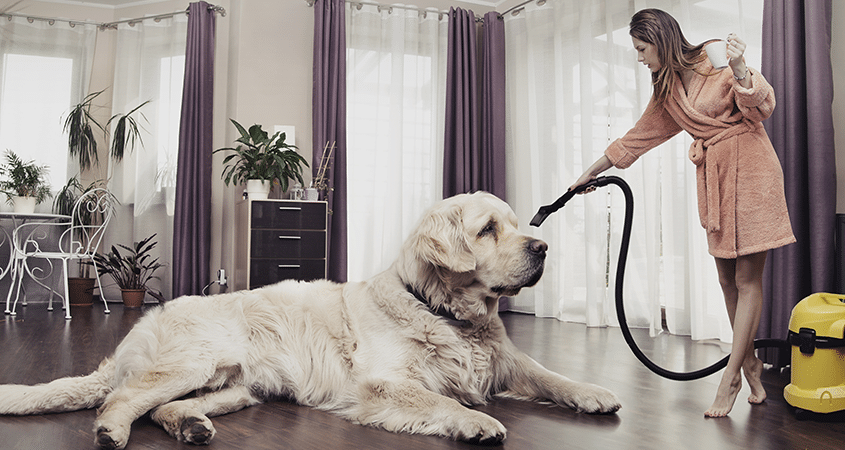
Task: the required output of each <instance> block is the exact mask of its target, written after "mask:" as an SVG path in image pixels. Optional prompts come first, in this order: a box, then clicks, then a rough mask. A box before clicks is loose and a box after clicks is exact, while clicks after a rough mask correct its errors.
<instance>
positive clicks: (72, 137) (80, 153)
mask: <svg viewBox="0 0 845 450" xmlns="http://www.w3.org/2000/svg"><path fill="white" fill-rule="evenodd" d="M104 91H105V89H103V90H102V91H97V92H93V93H91V94H88V95H87V96H86V97H85V98H84V99H83V100H82V101H81V102H80V103H78V104H77V105H75V106H74V107H73V108H72V109H71V110H70V112H69V113H68V115H67V117H66V118H65V122H64V131H65V132H67V135H68V153H70V156H71V157H72V158H75V159H76V160H77V162H78V163H79V168H80V170H87V169H90V168H91V167H92V166H94V165H99V157H98V153H97V139H96V136H95V134H94V130H95V128H96V129H99V130H100V132H102V133H103V137H104V139H105V141H107V142H108V140H109V136H108V131H107V130H108V127H109V126H110V125H111V124H112V123H114V132H113V133H112V137H111V145H110V154H111V157H112V158H113V159H114V160H115V162H120V161H121V160H122V159H123V156H124V154H125V153H126V149H129V152H130V153H131V152H132V151H133V150H134V149H135V142H136V141H137V142H139V143H141V146H142V147H143V142H142V140H141V131H140V127H139V126H138V121H137V120H136V119H135V116H134V115H135V114H136V113H137V114H141V116H142V117H143V113H141V112H140V109H141V108H142V107H144V105H146V104H147V103H149V102H150V101H149V100H147V101H145V102H143V103H141V104H140V105H138V106H136V107H135V108H133V109H132V110H130V111H129V112H128V113H126V114H121V113H118V114H115V115H113V116H112V117H111V118H110V119H109V120H108V122H106V126H105V127H104V126H102V125H100V123H99V122H97V119H96V118H95V117H94V115H93V114H92V112H91V108H92V106H93V102H94V99H96V98H97V97H98V96H99V95H100V94H102V93H103V92H104ZM145 119H146V118H145Z"/></svg>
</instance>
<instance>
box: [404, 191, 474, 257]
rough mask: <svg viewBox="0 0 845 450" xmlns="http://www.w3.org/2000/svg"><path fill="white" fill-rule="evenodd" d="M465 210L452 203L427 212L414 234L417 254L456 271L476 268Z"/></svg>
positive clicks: (414, 248) (413, 244) (415, 252)
mask: <svg viewBox="0 0 845 450" xmlns="http://www.w3.org/2000/svg"><path fill="white" fill-rule="evenodd" d="M461 212H462V211H461V207H460V206H459V205H448V206H447V207H445V208H440V209H437V210H434V211H432V212H430V213H429V214H428V215H426V216H425V217H424V218H423V219H422V221H421V222H420V225H419V226H418V227H417V230H416V232H415V234H414V236H413V243H412V247H413V251H414V254H415V256H416V257H417V258H419V259H422V260H424V261H426V262H428V263H431V264H434V265H437V266H440V267H445V268H447V269H449V270H451V271H453V272H469V271H471V270H475V256H474V255H473V253H472V248H471V247H470V244H469V241H468V239H467V236H466V233H465V232H464V227H463V221H462V219H461Z"/></svg>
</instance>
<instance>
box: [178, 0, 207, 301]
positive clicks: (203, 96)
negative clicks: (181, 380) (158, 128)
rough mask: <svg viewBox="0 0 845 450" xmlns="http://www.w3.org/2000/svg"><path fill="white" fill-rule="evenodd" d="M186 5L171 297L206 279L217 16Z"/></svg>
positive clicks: (202, 6) (192, 291) (199, 5)
mask: <svg viewBox="0 0 845 450" xmlns="http://www.w3.org/2000/svg"><path fill="white" fill-rule="evenodd" d="M209 6H210V5H209V4H208V3H206V2H196V3H191V4H190V5H189V6H188V45H187V48H186V51H185V79H184V84H183V88H182V116H181V120H180V124H179V158H178V163H177V164H178V166H177V177H176V207H175V215H174V218H173V222H174V224H173V228H174V229H173V296H174V298H175V297H179V296H182V295H196V294H200V293H201V292H202V288H203V286H205V285H207V284H208V280H209V258H210V254H211V151H212V148H211V147H212V142H211V135H212V131H211V130H212V107H213V97H214V32H215V23H216V22H215V13H214V11H212V10H211V9H209Z"/></svg>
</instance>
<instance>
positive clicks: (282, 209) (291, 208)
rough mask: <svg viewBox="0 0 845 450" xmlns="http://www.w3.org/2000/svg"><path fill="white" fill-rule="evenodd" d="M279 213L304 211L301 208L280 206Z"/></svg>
mask: <svg viewBox="0 0 845 450" xmlns="http://www.w3.org/2000/svg"><path fill="white" fill-rule="evenodd" d="M279 211H302V208H300V207H299V206H279Z"/></svg>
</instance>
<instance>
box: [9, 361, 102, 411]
mask: <svg viewBox="0 0 845 450" xmlns="http://www.w3.org/2000/svg"><path fill="white" fill-rule="evenodd" d="M113 379H114V362H113V361H112V360H111V359H109V358H106V359H104V360H103V362H101V363H100V366H99V367H98V368H97V370H95V371H94V372H93V373H91V374H90V375H85V376H81V377H66V378H59V379H58V380H54V381H51V382H49V383H43V384H38V385H35V386H26V385H20V384H4V385H0V414H12V415H21V416H22V415H28V414H43V413H54V412H65V411H77V410H80V409H90V408H94V407H97V406H99V405H101V404H102V403H103V400H105V398H106V395H108V393H109V392H111V390H112V380H113Z"/></svg>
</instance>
